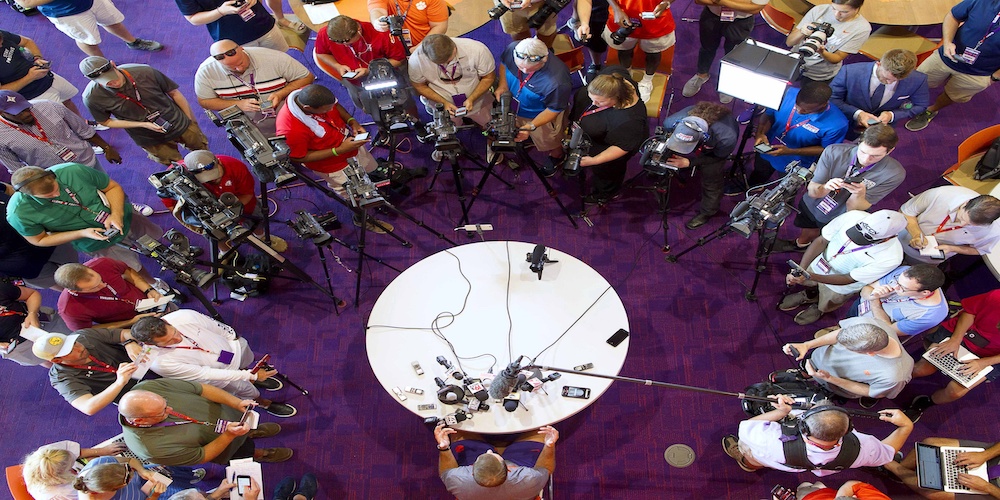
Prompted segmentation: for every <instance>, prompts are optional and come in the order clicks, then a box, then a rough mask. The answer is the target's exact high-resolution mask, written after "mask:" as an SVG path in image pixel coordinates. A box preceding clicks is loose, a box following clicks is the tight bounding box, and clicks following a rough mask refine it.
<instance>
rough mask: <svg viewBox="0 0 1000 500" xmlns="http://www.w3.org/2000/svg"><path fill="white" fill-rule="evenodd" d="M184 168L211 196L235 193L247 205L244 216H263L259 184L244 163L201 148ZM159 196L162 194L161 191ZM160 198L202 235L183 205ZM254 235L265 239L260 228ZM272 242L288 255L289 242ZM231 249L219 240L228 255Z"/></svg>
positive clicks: (180, 218) (278, 240) (185, 162)
mask: <svg viewBox="0 0 1000 500" xmlns="http://www.w3.org/2000/svg"><path fill="white" fill-rule="evenodd" d="M180 165H181V167H183V168H185V169H187V171H188V172H190V173H192V174H194V177H195V179H197V180H198V182H200V183H201V185H202V186H203V187H204V188H205V189H207V190H208V192H209V193H212V196H215V197H216V198H218V197H220V196H222V194H223V193H232V194H233V195H235V196H236V198H237V199H238V200H239V201H240V203H241V204H242V205H243V215H244V216H247V215H249V216H252V217H260V216H261V212H260V207H259V206H258V205H257V194H256V192H255V190H254V189H255V186H256V185H257V181H255V180H254V178H253V176H252V175H250V170H249V169H248V168H247V166H246V165H245V164H244V163H243V162H242V161H240V160H238V159H236V158H233V157H232V156H225V155H219V156H216V155H215V154H214V153H212V152H211V151H208V150H205V149H201V150H198V151H192V152H190V153H188V154H187V156H185V157H184V161H183V162H182V163H180ZM157 194H162V193H160V192H158V193H157ZM160 199H161V200H163V204H164V205H166V207H167V208H169V209H170V210H171V211H172V212H173V214H174V217H176V218H177V219H178V220H179V221H181V223H183V224H184V225H185V226H186V227H188V228H189V229H192V230H194V231H195V232H198V233H201V232H202V231H200V230H199V229H200V225H197V226H196V225H194V224H192V223H191V222H193V221H191V220H190V219H188V218H185V217H183V212H182V209H183V204H179V203H178V201H179V200H177V199H176V198H172V197H162V196H161V198H160ZM254 234H255V235H256V236H257V237H260V238H262V237H264V228H263V227H260V226H258V227H257V228H256V229H255V230H254ZM270 243H271V245H270V246H271V248H272V249H274V251H276V252H284V251H285V250H288V243H287V242H285V240H283V239H281V238H279V237H278V236H276V235H274V234H272V235H271V242H270ZM229 248H230V246H229V242H228V241H226V240H222V241H219V251H220V252H225V251H226V250H228V249H229Z"/></svg>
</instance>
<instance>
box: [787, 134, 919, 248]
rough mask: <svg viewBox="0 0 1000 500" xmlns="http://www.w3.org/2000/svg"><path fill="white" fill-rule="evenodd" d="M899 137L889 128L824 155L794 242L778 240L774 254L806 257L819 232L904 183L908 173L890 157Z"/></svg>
mask: <svg viewBox="0 0 1000 500" xmlns="http://www.w3.org/2000/svg"><path fill="white" fill-rule="evenodd" d="M898 140H899V137H898V136H897V135H896V131H895V130H893V128H892V127H890V126H888V125H883V124H881V123H880V124H878V125H873V126H871V127H869V128H867V129H866V130H865V132H864V134H862V136H861V142H859V143H858V144H831V145H829V146H827V147H826V149H824V150H823V154H821V155H820V156H819V162H818V163H817V164H816V172H815V175H813V178H812V180H811V181H809V187H808V190H807V191H806V193H805V194H804V195H803V196H802V199H800V200H799V209H798V211H797V212H798V214H797V215H796V216H795V226H796V227H799V228H801V229H802V231H801V233H800V234H799V236H798V238H796V239H794V240H783V239H779V240H777V241H775V244H774V248H773V249H772V251H774V252H791V251H798V252H805V251H806V248H808V247H809V244H810V243H812V241H813V240H814V239H816V237H817V236H819V232H820V229H822V228H823V226H824V225H826V224H827V223H829V222H830V221H831V220H833V219H834V218H835V217H837V216H838V215H840V214H843V213H844V212H847V211H848V210H868V209H869V208H871V206H872V205H874V204H876V203H878V202H879V201H880V200H882V198H885V197H886V196H888V195H889V193H891V192H892V191H893V190H894V189H896V187H897V186H899V185H900V184H902V182H903V179H905V178H906V170H905V169H904V168H903V165H901V164H900V163H899V162H898V161H896V160H895V159H894V158H890V157H889V154H890V153H892V151H893V150H894V149H895V148H896V142H897V141H898Z"/></svg>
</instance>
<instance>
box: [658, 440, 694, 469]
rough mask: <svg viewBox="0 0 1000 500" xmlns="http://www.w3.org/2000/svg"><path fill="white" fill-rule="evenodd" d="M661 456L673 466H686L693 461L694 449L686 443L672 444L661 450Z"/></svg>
mask: <svg viewBox="0 0 1000 500" xmlns="http://www.w3.org/2000/svg"><path fill="white" fill-rule="evenodd" d="M663 458H665V459H666V460H667V463H668V464H670V465H673V466H674V467H687V466H689V465H691V464H692V463H694V450H692V449H691V447H690V446H688V445H686V444H673V445H670V447H669V448H667V451H664V452H663Z"/></svg>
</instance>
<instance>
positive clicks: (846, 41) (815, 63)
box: [792, 4, 872, 80]
mask: <svg viewBox="0 0 1000 500" xmlns="http://www.w3.org/2000/svg"><path fill="white" fill-rule="evenodd" d="M834 14H836V11H834V10H833V7H831V6H830V5H829V4H827V5H817V6H815V7H813V8H812V9H809V12H806V15H805V16H803V17H802V21H799V24H798V26H796V28H797V29H798V30H799V31H801V32H802V33H804V34H806V36H808V35H809V34H811V33H812V32H811V31H809V30H807V29H806V26H809V25H810V24H812V23H813V22H816V21H818V22H825V23H830V25H831V26H833V29H834V32H833V35H832V36H830V37H829V38H827V39H826V50H827V52H837V51H843V52H847V53H848V54H857V53H858V52H859V51H860V50H861V46H862V45H864V43H865V41H867V40H868V37H869V36H870V35H871V33H872V25H871V23H869V22H868V20H867V19H865V18H864V17H863V16H862V15H861V14H858V15H857V16H855V17H854V19H851V20H850V21H847V22H843V23H842V22H840V21H837V18H835V17H834ZM801 46H802V42H799V43H798V44H796V45H795V46H794V47H792V52H797V51H798V50H799V47H801ZM802 64H803V66H802V74H803V75H804V76H807V77H809V78H811V79H813V80H830V79H832V78H833V77H835V76H837V72H838V71H840V67H841V66H842V65H843V64H844V62H843V61H841V62H839V63H836V64H834V63H832V62H829V61H827V60H826V59H823V56H821V55H819V54H818V53H817V54H815V55H812V56H809V57H804V58H803V59H802Z"/></svg>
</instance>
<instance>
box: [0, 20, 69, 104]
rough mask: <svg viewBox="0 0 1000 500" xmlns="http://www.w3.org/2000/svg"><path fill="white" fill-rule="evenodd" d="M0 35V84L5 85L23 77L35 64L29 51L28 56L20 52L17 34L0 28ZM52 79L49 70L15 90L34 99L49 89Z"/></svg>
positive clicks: (19, 39) (27, 97) (25, 96)
mask: <svg viewBox="0 0 1000 500" xmlns="http://www.w3.org/2000/svg"><path fill="white" fill-rule="evenodd" d="M0 36H2V37H3V43H0V84H2V85H6V84H8V83H11V82H16V81H18V80H20V79H21V78H24V75H27V74H28V70H30V69H31V67H32V66H34V65H35V61H34V60H33V56H32V55H31V54H30V53H28V57H25V56H24V55H23V54H22V52H21V45H20V44H21V37H20V36H19V35H16V34H14V33H11V32H9V31H4V30H0ZM54 79H55V77H53V76H52V72H51V71H50V72H49V73H48V74H46V75H45V77H43V78H39V79H38V80H35V81H33V82H31V83H29V84H27V85H25V86H24V88H22V89H21V90H19V91H17V92H18V93H19V94H21V95H23V96H24V98H25V99H34V98H36V97H38V96H40V95H42V92H45V91H46V90H49V87H51V86H52V81H53V80H54Z"/></svg>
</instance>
